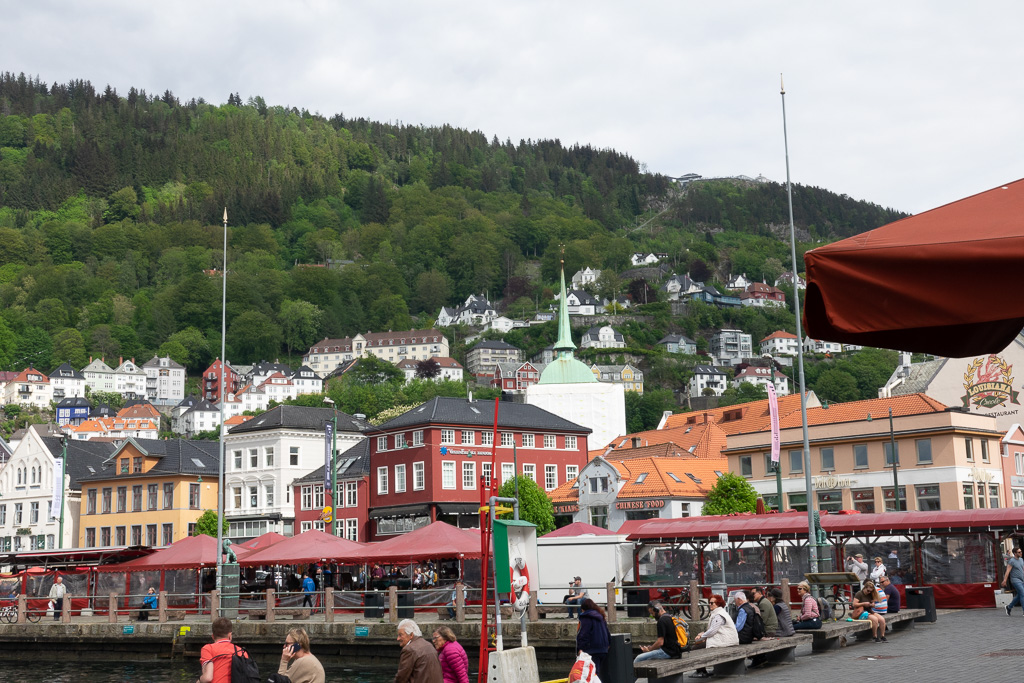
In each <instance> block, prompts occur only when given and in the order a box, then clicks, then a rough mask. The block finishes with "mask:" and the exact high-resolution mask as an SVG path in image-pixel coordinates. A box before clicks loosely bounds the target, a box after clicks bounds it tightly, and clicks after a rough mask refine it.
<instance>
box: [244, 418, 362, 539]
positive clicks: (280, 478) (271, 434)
mask: <svg viewBox="0 0 1024 683" xmlns="http://www.w3.org/2000/svg"><path fill="white" fill-rule="evenodd" d="M335 414H336V415H337V423H338V429H337V432H336V434H335V437H336V439H337V451H338V453H343V452H345V451H347V450H348V449H349V448H351V447H352V446H354V445H355V444H356V443H358V442H359V441H361V440H362V439H363V438H364V437H363V434H362V433H363V431H364V430H365V429H368V428H369V427H370V425H369V423H367V422H365V421H364V420H361V419H358V418H355V417H352V416H351V415H347V414H345V413H342V412H337V413H335V411H333V410H331V409H330V408H306V407H303V406H289V405H281V406H277V407H275V408H274V409H273V410H269V411H267V412H265V413H263V414H262V415H257V416H256V417H254V418H253V419H251V420H249V421H248V422H245V423H243V424H240V425H238V426H237V427H232V428H231V429H230V430H229V431H228V434H227V436H226V437H225V440H224V448H225V453H226V457H227V462H226V463H225V468H226V474H225V499H224V505H225V511H224V515H225V518H226V519H227V520H228V524H229V532H228V533H229V535H230V536H231V538H232V539H242V538H252V537H255V536H259V535H260V534H264V533H266V532H268V531H276V532H277V533H280V534H284V535H285V536H291V535H292V534H294V533H295V532H296V530H295V505H294V503H293V501H292V482H293V481H295V480H296V479H298V478H300V477H302V476H303V475H305V474H307V473H309V472H311V471H312V470H314V469H316V468H317V467H321V466H323V464H324V460H325V441H324V438H325V436H324V425H325V424H326V423H329V422H332V420H333V418H334V416H335ZM326 450H329V449H326Z"/></svg>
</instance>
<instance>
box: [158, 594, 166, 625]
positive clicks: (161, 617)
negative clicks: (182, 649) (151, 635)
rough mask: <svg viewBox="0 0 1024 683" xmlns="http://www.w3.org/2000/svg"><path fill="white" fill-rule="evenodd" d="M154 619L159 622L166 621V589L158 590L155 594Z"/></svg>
mask: <svg viewBox="0 0 1024 683" xmlns="http://www.w3.org/2000/svg"><path fill="white" fill-rule="evenodd" d="M156 620H157V622H159V623H161V624H166V623H167V591H160V593H159V594H158V595H157V598H156Z"/></svg>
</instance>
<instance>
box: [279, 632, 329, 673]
mask: <svg viewBox="0 0 1024 683" xmlns="http://www.w3.org/2000/svg"><path fill="white" fill-rule="evenodd" d="M277 673H278V674H280V675H282V676H287V677H288V678H289V679H290V680H291V682H292V683H324V682H325V680H326V678H327V675H326V674H325V673H324V667H323V665H322V664H321V663H320V660H319V659H317V658H316V656H314V655H313V653H312V652H310V651H309V634H308V633H306V629H303V628H293V629H291V630H290V631H288V635H286V636H285V637H284V649H283V650H282V651H281V663H280V665H278V667H277Z"/></svg>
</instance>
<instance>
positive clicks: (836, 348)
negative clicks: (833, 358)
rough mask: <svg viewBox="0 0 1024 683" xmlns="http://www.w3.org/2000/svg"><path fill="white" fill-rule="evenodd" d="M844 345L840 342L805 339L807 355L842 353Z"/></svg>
mask: <svg viewBox="0 0 1024 683" xmlns="http://www.w3.org/2000/svg"><path fill="white" fill-rule="evenodd" d="M842 351H843V345H842V344H840V343H839V342H830V341H823V340H821V339H811V338H810V337H806V338H805V339H804V352H805V353H842Z"/></svg>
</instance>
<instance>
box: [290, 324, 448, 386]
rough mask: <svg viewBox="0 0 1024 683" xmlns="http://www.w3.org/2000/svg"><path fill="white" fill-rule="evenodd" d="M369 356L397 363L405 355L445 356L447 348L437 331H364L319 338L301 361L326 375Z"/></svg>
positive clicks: (417, 356)
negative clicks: (342, 337) (362, 332)
mask: <svg viewBox="0 0 1024 683" xmlns="http://www.w3.org/2000/svg"><path fill="white" fill-rule="evenodd" d="M371 355H372V356H376V357H377V358H380V359H382V360H386V361H388V362H390V363H398V362H399V361H402V360H405V359H406V358H408V359H411V360H427V359H428V358H434V357H448V356H449V355H450V350H449V348H448V339H447V338H446V337H445V336H444V335H443V334H441V333H440V332H439V331H437V330H408V331H405V332H390V331H388V332H367V333H366V334H357V335H356V336H354V337H345V338H344V339H324V340H322V341H319V342H317V343H316V344H314V345H313V346H312V347H310V349H309V351H308V352H306V355H305V356H303V357H302V364H303V365H306V366H308V367H310V368H311V369H312V370H313V371H314V372H316V373H317V374H318V375H320V376H321V377H325V376H327V375H328V374H330V372H331V371H332V370H334V369H335V368H336V367H338V366H339V365H342V364H343V363H346V362H348V361H350V360H355V359H356V358H363V357H365V356H371Z"/></svg>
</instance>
